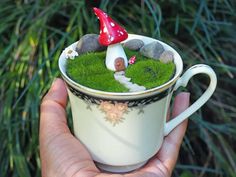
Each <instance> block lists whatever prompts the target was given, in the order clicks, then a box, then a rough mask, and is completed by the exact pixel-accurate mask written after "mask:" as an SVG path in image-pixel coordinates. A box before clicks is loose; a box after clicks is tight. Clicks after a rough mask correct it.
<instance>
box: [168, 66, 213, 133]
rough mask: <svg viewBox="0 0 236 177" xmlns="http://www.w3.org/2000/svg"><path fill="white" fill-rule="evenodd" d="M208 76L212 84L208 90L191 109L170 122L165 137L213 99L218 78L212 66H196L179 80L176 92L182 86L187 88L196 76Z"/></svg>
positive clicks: (175, 88)
mask: <svg viewBox="0 0 236 177" xmlns="http://www.w3.org/2000/svg"><path fill="white" fill-rule="evenodd" d="M200 73H203V74H206V75H208V76H209V77H210V84H209V86H208V88H207V90H206V91H205V92H204V93H203V94H202V96H201V97H200V98H198V99H197V100H196V101H195V102H194V103H193V104H192V105H191V106H190V107H188V108H187V109H186V110H185V111H184V112H182V113H181V114H179V115H178V116H176V117H175V118H173V119H172V120H170V121H168V122H167V123H166V124H165V128H164V136H166V135H168V134H169V133H170V132H171V131H172V130H173V129H174V128H175V127H176V126H177V125H179V124H180V123H181V122H183V121H184V120H185V119H187V118H188V117H189V116H190V115H192V114H193V113H194V112H196V111H197V110H198V109H199V108H200V107H201V106H202V105H203V104H204V103H206V101H207V100H208V99H209V98H210V97H211V95H212V94H213V92H214V90H215V88H216V83H217V78H216V74H215V72H214V71H213V69H212V68H211V67H210V66H207V65H204V64H198V65H194V66H192V67H191V68H189V69H188V70H187V71H186V72H185V73H184V74H183V76H182V77H180V78H179V80H177V82H176V85H175V87H174V91H175V90H177V89H178V88H179V87H180V86H183V87H186V86H187V84H188V81H189V80H190V79H191V78H192V77H193V76H194V75H196V74H200Z"/></svg>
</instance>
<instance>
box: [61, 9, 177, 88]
mask: <svg viewBox="0 0 236 177" xmlns="http://www.w3.org/2000/svg"><path fill="white" fill-rule="evenodd" d="M93 10H94V13H95V14H96V16H97V17H98V19H99V21H100V34H99V35H97V34H86V35H84V36H82V37H81V38H80V40H79V41H78V42H77V45H76V48H75V49H73V48H72V47H67V48H66V49H65V50H64V51H63V52H64V53H65V56H66V58H67V59H68V60H67V64H66V71H67V75H68V76H69V77H70V78H71V79H72V80H74V81H75V82H77V83H79V84H81V85H83V86H86V87H89V88H92V89H96V90H101V91H106V92H137V91H145V90H148V89H151V88H155V87H158V86H160V85H162V84H164V83H166V82H167V81H169V80H170V79H171V78H172V77H173V76H174V72H175V64H174V62H173V60H174V55H173V53H172V52H171V51H168V50H165V49H164V47H163V46H162V45H161V43H159V42H158V41H155V42H152V43H149V44H146V45H145V44H144V42H143V41H142V40H140V39H131V40H128V41H125V40H126V39H127V38H128V33H127V32H126V30H125V29H124V28H122V27H121V26H120V25H119V24H117V23H116V22H115V21H114V20H113V19H111V17H109V16H108V15H107V14H106V13H105V12H103V11H102V10H100V9H98V8H94V9H93Z"/></svg>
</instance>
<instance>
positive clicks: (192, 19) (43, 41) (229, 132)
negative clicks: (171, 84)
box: [0, 0, 236, 177]
mask: <svg viewBox="0 0 236 177" xmlns="http://www.w3.org/2000/svg"><path fill="white" fill-rule="evenodd" d="M235 3H236V2H235V1H234V0H199V1H197V0H192V1H187V0H168V1H164V0H160V1H155V0H140V1H131V0H126V1H125V0H114V1H109V0H101V1H99V0H97V1H85V0H70V1H66V0H57V1H53V0H1V1H0V14H1V15H0V66H1V67H0V135H1V136H0V142H1V143H0V176H12V177H16V176H17V177H18V176H19V177H29V176H34V177H37V176H40V175H41V174H40V159H39V142H38V127H39V105H40V100H41V99H42V97H43V95H44V94H45V93H46V91H47V89H48V88H49V87H50V83H51V81H52V80H53V78H55V77H58V76H59V71H58V67H57V60H58V57H59V55H60V52H61V51H62V50H63V48H64V47H65V46H67V45H69V44H71V43H72V42H74V41H76V40H78V39H79V38H80V37H81V36H82V35H84V34H86V33H98V21H97V19H96V17H95V15H94V14H93V13H92V11H91V7H93V6H97V7H99V8H101V9H103V10H104V11H106V12H107V13H108V14H110V15H111V16H112V17H113V18H114V19H115V20H117V21H118V22H119V23H120V24H122V25H123V26H125V27H126V29H127V30H128V32H129V33H136V34H142V35H146V36H150V37H154V38H157V39H159V40H162V41H164V42H166V43H168V44H170V45H171V46H172V47H174V48H175V49H176V50H177V51H178V52H179V53H180V55H181V56H182V58H183V61H184V64H185V65H184V68H185V69H187V68H189V67H190V66H192V65H194V64H197V63H205V64H208V65H210V66H211V67H213V68H214V70H215V71H216V73H217V76H218V86H217V89H216V92H215V93H214V95H213V97H212V98H211V99H210V100H209V101H208V102H207V104H206V105H205V106H204V107H203V108H202V109H201V110H199V111H198V112H197V113H195V114H194V115H193V116H191V120H190V121H189V127H188V130H187V134H186V136H185V139H184V143H183V146H182V149H181V152H180V156H179V161H178V164H177V166H176V169H175V171H174V173H173V176H189V177H191V176H200V177H203V176H209V177H210V176H214V177H216V176H217V177H218V176H219V177H221V176H230V177H233V176H234V177H235V176H236V152H235V149H236V138H235V137H236V122H235V118H236V102H235V100H236V94H235V93H236V91H235V90H236V82H235V75H236V67H235V66H236V65H235V63H236V61H235V56H236V55H235V54H236V53H235V51H236V50H235V46H236V34H235V29H236V24H235V22H236V18H235V16H236V12H235V9H236V5H235ZM207 84H208V80H207V79H206V78H205V77H204V76H201V75H199V76H198V77H196V78H194V79H192V80H191V82H190V84H189V86H188V90H189V91H190V92H191V98H192V101H194V100H196V99H197V98H198V97H199V96H200V95H201V94H202V93H203V91H204V90H205V89H206V87H207Z"/></svg>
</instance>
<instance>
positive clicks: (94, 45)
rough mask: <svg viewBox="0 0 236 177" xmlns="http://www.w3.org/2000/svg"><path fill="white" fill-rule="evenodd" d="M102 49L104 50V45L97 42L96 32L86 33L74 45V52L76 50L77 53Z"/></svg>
mask: <svg viewBox="0 0 236 177" xmlns="http://www.w3.org/2000/svg"><path fill="white" fill-rule="evenodd" d="M104 50H106V47H105V46H102V45H101V44H100V43H99V41H98V35H97V34H86V35H84V36H82V37H81V38H80V40H79V41H78V43H77V46H76V52H78V54H79V55H80V54H83V53H87V52H95V51H104Z"/></svg>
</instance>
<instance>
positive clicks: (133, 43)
mask: <svg viewBox="0 0 236 177" xmlns="http://www.w3.org/2000/svg"><path fill="white" fill-rule="evenodd" d="M143 46H144V42H143V41H142V40H140V39H131V40H129V41H127V42H126V43H124V47H127V48H128V49H130V50H136V51H138V50H139V49H141V47H143Z"/></svg>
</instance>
